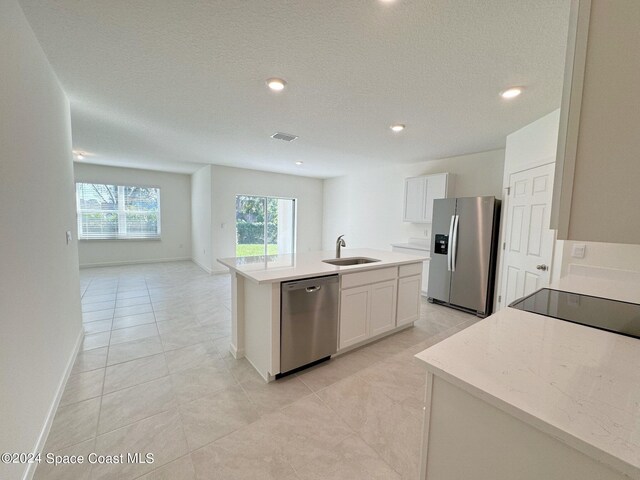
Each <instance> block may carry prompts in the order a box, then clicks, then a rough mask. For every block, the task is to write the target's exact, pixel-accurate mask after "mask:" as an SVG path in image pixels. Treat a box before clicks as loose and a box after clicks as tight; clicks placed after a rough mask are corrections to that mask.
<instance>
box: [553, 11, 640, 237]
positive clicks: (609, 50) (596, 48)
mask: <svg viewBox="0 0 640 480" xmlns="http://www.w3.org/2000/svg"><path fill="white" fill-rule="evenodd" d="M614 4H615V8H613V5H614ZM571 5H572V9H573V11H572V14H571V17H570V19H571V22H570V25H569V41H568V45H567V57H566V58H567V62H566V65H565V84H564V89H563V94H562V104H561V108H560V129H559V134H558V153H557V161H556V173H555V182H554V199H553V207H552V221H551V227H552V228H555V229H557V230H558V239H560V240H579V241H592V242H608V243H628V244H638V243H640V209H639V208H638V202H639V201H640V193H639V192H640V190H639V189H638V183H639V182H640V162H639V161H638V159H639V158H640V135H638V127H640V108H638V105H639V104H640V89H639V88H638V78H640V55H638V45H640V29H639V28H638V25H639V24H640V2H638V0H616V1H615V2H610V1H607V0H580V1H573V2H571Z"/></svg>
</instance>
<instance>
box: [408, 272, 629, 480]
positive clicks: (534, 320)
mask: <svg viewBox="0 0 640 480" xmlns="http://www.w3.org/2000/svg"><path fill="white" fill-rule="evenodd" d="M639 287H640V285H639V284H637V283H636V284H635V285H634V284H631V285H629V284H626V285H623V284H620V283H618V282H612V281H608V280H603V279H591V278H588V277H573V276H572V277H568V278H564V279H562V280H560V281H559V282H557V283H556V284H555V285H552V288H558V289H562V290H567V291H572V292H576V293H585V294H589V295H594V294H595V295H597V296H601V297H602V296H607V297H609V298H615V299H619V300H626V301H633V302H637V303H640V288H639ZM416 357H417V358H419V359H420V360H423V361H424V362H425V363H426V364H427V368H428V369H429V370H430V371H431V372H432V373H434V374H435V375H437V376H440V377H442V378H444V379H446V380H447V381H449V382H451V383H453V384H455V385H457V386H459V387H460V388H463V389H464V390H466V391H468V392H470V393H471V394H473V395H475V396H477V397H479V398H482V399H483V400H485V401H487V402H489V403H490V404H492V405H494V406H496V407H498V408H500V409H501V410H503V411H506V412H508V413H509V414H511V415H513V416H515V417H517V418H519V419H521V420H523V421H525V422H527V423H529V424H531V425H533V426H534V427H536V428H538V429H539V430H542V431H544V432H546V433H548V434H550V435H552V436H554V437H556V438H558V439H560V440H561V441H563V442H565V443H566V444H568V445H570V446H572V447H573V448H576V449H577V450H579V451H582V452H583V453H585V454H587V455H589V456H590V457H592V458H595V459H597V460H599V461H601V462H602V463H605V464H608V465H610V466H611V467H613V468H614V469H616V470H618V471H620V472H622V473H625V474H626V475H628V476H630V477H631V478H635V479H640V340H638V339H634V338H630V337H626V336H622V335H617V334H614V333H609V332H604V331H601V330H597V329H594V328H589V327H585V326H582V325H576V324H573V323H569V322H565V321H562V320H557V319H553V318H549V317H544V316H541V315H535V314H532V313H528V312H524V311H521V310H516V309H512V308H506V309H504V310H501V311H500V312H498V313H496V314H494V315H491V316H490V317H488V318H486V319H484V320H482V321H480V322H478V323H477V324H475V325H473V326H471V327H469V328H467V329H465V330H463V331H461V332H460V333H458V334H456V335H453V336H452V337H449V338H448V339H446V340H444V341H442V342H440V343H438V344H436V345H434V346H433V347H430V348H428V349H427V350H425V351H423V352H421V353H419V354H418V355H416Z"/></svg>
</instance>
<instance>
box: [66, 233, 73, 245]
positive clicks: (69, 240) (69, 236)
mask: <svg viewBox="0 0 640 480" xmlns="http://www.w3.org/2000/svg"><path fill="white" fill-rule="evenodd" d="M71 240H73V238H72V237H71V230H67V245H69V244H70V243H71Z"/></svg>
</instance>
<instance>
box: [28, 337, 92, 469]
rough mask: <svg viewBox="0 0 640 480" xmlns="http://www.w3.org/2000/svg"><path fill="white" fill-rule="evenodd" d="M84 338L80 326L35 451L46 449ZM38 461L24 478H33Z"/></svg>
mask: <svg viewBox="0 0 640 480" xmlns="http://www.w3.org/2000/svg"><path fill="white" fill-rule="evenodd" d="M83 339H84V329H83V328H82V326H81V328H80V333H79V335H78V338H77V339H76V344H75V346H74V347H73V351H72V352H71V356H70V357H69V360H68V361H67V367H66V368H65V372H64V375H63V376H62V379H61V380H60V383H59V384H58V390H57V391H56V396H55V397H54V398H53V402H52V403H51V407H50V408H49V411H48V412H47V417H46V420H45V422H44V425H43V426H42V430H41V431H40V436H39V437H38V441H37V442H36V445H35V447H34V449H33V452H34V453H37V452H42V450H43V449H44V445H45V443H46V441H47V437H48V436H49V430H51V425H52V424H53V419H54V418H55V416H56V412H57V411H58V405H60V399H61V398H62V394H63V393H64V388H65V387H66V386H67V380H68V379H69V377H70V376H71V371H72V370H73V365H74V364H75V363H76V358H77V356H78V352H79V351H80V347H81V346H82V340H83ZM37 466H38V464H37V463H29V464H27V468H26V470H25V472H24V475H23V476H22V480H31V479H32V478H33V475H34V473H35V471H36V467H37Z"/></svg>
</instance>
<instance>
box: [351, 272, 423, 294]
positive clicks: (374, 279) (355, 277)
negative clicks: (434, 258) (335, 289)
mask: <svg viewBox="0 0 640 480" xmlns="http://www.w3.org/2000/svg"><path fill="white" fill-rule="evenodd" d="M420 268H421V269H422V267H420ZM420 271H422V270H420ZM397 277H398V267H387V268H378V269H376V270H367V271H366V272H358V273H347V274H345V275H342V288H343V289H345V288H352V287H359V286H360V285H369V284H372V283H378V282H384V281H386V280H393V279H394V278H397Z"/></svg>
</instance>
